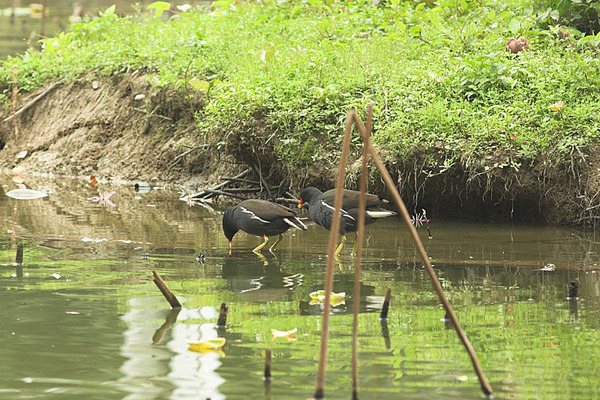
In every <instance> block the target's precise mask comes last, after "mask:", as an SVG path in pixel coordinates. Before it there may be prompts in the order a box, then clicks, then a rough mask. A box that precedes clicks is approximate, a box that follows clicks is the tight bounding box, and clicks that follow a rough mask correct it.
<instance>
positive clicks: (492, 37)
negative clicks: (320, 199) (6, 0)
mask: <svg viewBox="0 0 600 400" xmlns="http://www.w3.org/2000/svg"><path fill="white" fill-rule="evenodd" d="M561 4H562V3H561ZM160 6H161V3H160V2H157V3H156V4H155V7H154V9H153V10H149V12H145V13H140V14H137V15H133V16H127V17H119V16H117V15H116V14H115V13H114V9H109V10H107V11H106V12H105V13H103V14H102V15H101V16H100V17H99V18H97V19H95V20H93V21H87V22H83V23H79V24H77V25H74V26H72V27H71V28H70V30H69V32H68V33H62V34H60V35H58V36H57V37H55V38H50V39H46V40H43V41H42V47H43V49H42V51H29V52H27V53H26V54H25V55H24V56H22V57H16V58H9V59H8V60H6V61H5V62H3V63H2V64H1V65H0V82H4V83H0V100H1V101H3V102H4V103H5V104H8V103H9V102H10V95H11V93H12V88H13V86H15V85H16V86H17V87H18V88H19V89H20V90H21V91H32V90H35V89H37V88H39V87H40V86H41V85H43V84H44V83H45V82H48V81H51V80H57V79H59V78H60V77H67V78H70V79H76V77H78V76H81V74H84V73H88V72H89V71H93V73H94V74H96V75H115V74H123V73H126V72H132V71H135V70H141V71H143V72H145V73H146V74H147V78H148V79H149V80H150V81H151V82H152V83H153V84H155V85H158V86H165V87H166V86H169V87H177V88H179V89H180V90H182V91H183V92H188V93H189V92H193V91H202V92H204V94H205V96H206V103H205V107H204V108H203V109H200V110H197V119H198V121H199V125H200V128H201V131H202V134H203V135H207V136H211V135H218V136H219V137H220V139H219V140H220V141H221V142H222V144H226V143H228V142H230V141H235V140H239V138H241V137H249V136H254V137H255V138H256V142H255V144H256V143H257V145H258V146H261V145H264V146H265V147H268V146H270V147H272V151H274V152H275V154H276V155H277V158H278V160H279V162H280V163H281V165H282V166H283V168H284V169H286V170H287V171H293V170H297V169H298V168H306V167H308V166H310V165H311V164H312V163H314V162H315V161H317V160H324V161H326V162H330V163H335V160H336V158H337V156H338V152H337V149H338V148H339V141H340V137H341V135H340V132H341V130H342V128H343V121H344V118H345V112H346V111H347V110H349V109H352V108H357V109H358V110H364V109H365V107H366V105H367V104H368V103H370V102H373V103H374V104H375V115H374V132H373V140H374V142H375V143H376V144H378V145H379V146H380V147H381V149H382V151H383V152H384V154H386V155H387V156H388V157H391V158H392V159H403V158H405V157H407V156H410V155H411V154H416V153H418V154H420V155H421V156H422V157H425V158H426V159H427V160H428V165H427V169H428V171H429V172H428V173H430V174H436V173H443V172H444V171H446V170H447V169H448V168H449V167H451V166H452V165H455V164H456V163H460V164H463V167H466V168H481V167H482V165H483V166H486V167H488V168H512V169H513V170H518V169H519V168H521V167H522V166H523V165H525V166H530V167H531V166H534V165H535V163H536V162H539V161H540V154H546V153H550V152H551V153H552V154H553V157H557V160H558V161H557V162H560V159H561V157H563V158H564V157H566V156H567V155H568V154H570V152H572V151H573V149H574V148H576V147H577V148H584V147H586V146H590V145H593V144H594V143H596V142H597V141H598V138H599V137H600V58H599V48H600V47H599V46H600V34H599V35H596V36H593V35H589V34H588V35H585V34H584V33H582V32H579V31H577V30H576V29H574V28H569V32H570V34H569V35H568V36H567V37H566V38H560V37H559V35H558V32H559V29H562V31H563V32H564V31H566V28H564V27H561V26H560V24H559V19H558V18H560V17H561V15H560V14H559V11H561V12H563V13H564V14H565V15H566V14H567V11H565V10H564V9H563V10H558V9H557V10H552V9H551V8H548V7H547V5H546V4H545V3H544V4H541V2H539V3H538V2H534V1H526V0H522V1H512V2H508V3H505V2H492V1H489V0H482V1H480V2H470V1H465V0H440V1H439V2H435V3H430V4H427V3H426V2H408V1H407V2H401V1H399V0H392V1H386V2H382V3H380V4H379V5H378V6H376V7H374V6H372V5H371V2H368V1H363V0H359V1H325V2H324V1H321V0H310V1H306V2H298V1H288V2H274V1H263V2H259V3H246V2H233V1H229V0H223V1H216V2H214V3H213V4H212V7H211V9H200V8H198V9H194V10H192V11H190V12H182V13H179V14H177V15H174V16H172V17H171V18H170V19H166V18H164V17H163V16H160V13H159V12H158V13H156V12H155V11H156V10H160ZM163 15H164V14H163ZM561 21H562V20H561ZM519 36H524V37H527V38H528V42H529V45H530V49H529V50H527V51H524V52H520V53H518V54H512V53H510V52H507V51H506V50H505V44H506V42H507V40H508V39H509V38H510V37H519ZM223 133H224V134H223ZM254 151H255V152H256V151H257V150H256V149H254ZM490 155H493V160H492V161H489V160H490V157H489V156H490ZM486 156H487V158H486ZM486 160H488V161H486ZM546 161H547V160H546ZM486 162H487V163H488V164H487V165H486Z"/></svg>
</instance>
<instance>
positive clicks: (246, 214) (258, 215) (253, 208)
mask: <svg viewBox="0 0 600 400" xmlns="http://www.w3.org/2000/svg"><path fill="white" fill-rule="evenodd" d="M290 227H295V228H297V229H302V230H306V226H305V225H304V224H303V223H302V221H300V220H299V219H298V218H297V217H296V213H295V212H294V211H292V210H290V209H289V208H287V207H284V206H282V205H279V204H277V203H272V202H270V201H266V200H259V199H250V200H244V201H242V202H241V203H239V204H238V205H237V206H234V207H231V208H229V209H228V210H226V211H225V213H224V214H223V233H224V234H225V237H226V238H227V240H228V242H229V247H230V248H231V241H232V239H233V237H234V236H235V234H236V233H237V232H238V231H240V230H242V231H244V232H246V233H249V234H251V235H255V236H262V237H264V238H265V241H264V242H263V243H261V244H260V245H259V246H257V247H256V248H255V249H254V250H253V251H254V252H258V251H260V249H262V248H263V247H264V246H265V245H266V244H267V242H268V241H269V239H268V237H269V236H276V235H279V238H278V240H277V241H276V242H275V243H274V244H273V245H272V246H271V247H270V250H273V249H274V247H275V245H277V243H278V242H279V240H281V238H282V236H283V233H284V232H285V231H287V230H288V229H289V228H290Z"/></svg>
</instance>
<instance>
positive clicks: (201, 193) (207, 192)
mask: <svg viewBox="0 0 600 400" xmlns="http://www.w3.org/2000/svg"><path fill="white" fill-rule="evenodd" d="M250 172H252V169H250V168H248V169H247V170H245V171H244V172H242V173H240V174H238V175H236V176H234V177H233V178H226V179H225V181H224V182H221V183H219V184H218V185H215V186H213V187H211V188H208V189H203V190H201V191H199V192H198V193H194V194H191V195H189V196H188V198H190V199H194V198H198V197H205V196H207V195H211V194H213V193H212V191H215V190H220V189H222V188H224V187H225V186H227V185H228V184H229V182H230V180H233V179H241V178H244V177H245V176H246V175H248V174H249V173H250Z"/></svg>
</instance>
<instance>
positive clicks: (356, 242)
mask: <svg viewBox="0 0 600 400" xmlns="http://www.w3.org/2000/svg"><path fill="white" fill-rule="evenodd" d="M357 248H358V232H356V240H355V241H354V246H352V255H353V256H356V249H357Z"/></svg>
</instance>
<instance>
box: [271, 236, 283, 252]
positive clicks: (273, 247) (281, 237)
mask: <svg viewBox="0 0 600 400" xmlns="http://www.w3.org/2000/svg"><path fill="white" fill-rule="evenodd" d="M281 239H283V233H282V234H281V235H279V237H278V238H277V240H276V241H275V243H273V245H272V246H271V247H269V251H270V252H271V253H272V252H273V250H275V246H277V243H279V242H281Z"/></svg>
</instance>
